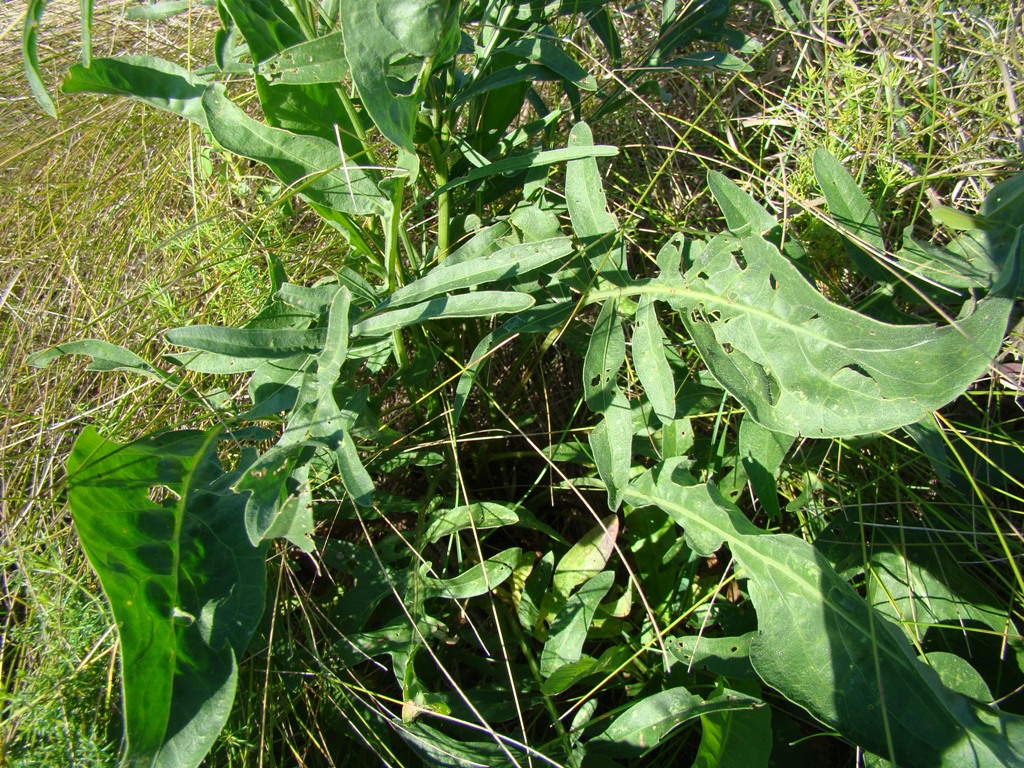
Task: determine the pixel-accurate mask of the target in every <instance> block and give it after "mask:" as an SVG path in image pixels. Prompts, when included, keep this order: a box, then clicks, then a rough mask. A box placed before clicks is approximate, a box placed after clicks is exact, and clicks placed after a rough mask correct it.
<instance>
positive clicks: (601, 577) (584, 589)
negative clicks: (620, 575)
mask: <svg viewBox="0 0 1024 768" xmlns="http://www.w3.org/2000/svg"><path fill="white" fill-rule="evenodd" d="M614 583H615V572H614V571H601V572H600V573H598V574H597V575H596V576H594V577H593V578H591V579H589V580H588V581H587V582H586V583H584V584H583V586H581V587H580V588H579V591H577V592H576V593H575V594H573V595H572V597H570V598H569V599H568V600H567V601H566V603H565V605H564V606H563V607H562V609H561V610H560V611H559V612H558V613H557V614H555V616H554V618H553V619H552V621H551V629H550V631H549V632H548V639H547V641H546V642H545V643H544V650H543V651H542V652H541V655H540V674H541V677H544V678H547V677H550V676H551V675H552V674H553V673H554V672H555V670H557V669H559V668H560V667H562V666H564V665H566V664H572V663H573V662H576V661H579V660H580V657H581V656H582V655H583V644H584V643H585V642H586V640H587V632H588V631H589V630H590V625H591V624H593V622H594V616H595V615H596V613H597V607H598V605H600V603H601V601H602V600H603V599H604V596H605V595H607V594H608V590H609V589H611V588H612V585H613V584H614Z"/></svg>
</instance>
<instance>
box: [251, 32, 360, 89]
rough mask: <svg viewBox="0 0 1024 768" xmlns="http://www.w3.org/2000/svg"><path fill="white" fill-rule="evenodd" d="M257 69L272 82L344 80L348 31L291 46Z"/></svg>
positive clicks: (346, 73)
mask: <svg viewBox="0 0 1024 768" xmlns="http://www.w3.org/2000/svg"><path fill="white" fill-rule="evenodd" d="M256 72H257V74H260V75H263V76H264V77H265V78H267V80H268V81H269V82H270V84H271V85H275V84H277V83H285V84H291V85H309V84H313V83H332V84H333V83H340V82H341V81H342V80H343V79H344V78H345V77H346V76H347V75H348V59H346V58H345V40H344V33H343V32H342V31H341V30H338V31H337V32H331V33H329V34H327V35H324V36H323V37H318V38H316V39H315V40H307V41H305V42H303V43H299V44H298V45H292V46H289V47H288V48H285V49H284V50H283V51H281V52H280V53H277V54H275V55H273V56H271V57H270V58H269V59H266V60H264V61H262V62H260V63H259V64H257V65H256Z"/></svg>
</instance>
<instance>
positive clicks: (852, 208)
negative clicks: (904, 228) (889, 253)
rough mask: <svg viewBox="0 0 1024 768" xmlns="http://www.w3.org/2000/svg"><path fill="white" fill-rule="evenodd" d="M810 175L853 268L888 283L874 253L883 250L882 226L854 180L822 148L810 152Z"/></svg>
mask: <svg viewBox="0 0 1024 768" xmlns="http://www.w3.org/2000/svg"><path fill="white" fill-rule="evenodd" d="M814 175H815V178H817V180H818V186H819V187H821V191H822V192H823V193H824V194H825V199H826V200H827V201H828V212H829V215H830V216H831V217H832V219H833V220H834V221H835V223H836V225H837V226H838V227H839V231H840V232H844V233H846V234H847V235H848V237H847V238H845V240H846V251H847V253H848V254H849V255H850V258H851V259H852V260H853V263H854V264H856V265H857V269H859V270H860V271H861V272H863V273H864V274H865V275H867V276H868V277H870V278H871V279H872V280H874V281H875V282H878V283H888V282H892V280H893V276H892V275H891V274H890V273H889V271H888V270H886V269H885V268H884V267H882V266H880V265H879V263H878V261H877V256H875V255H874V254H884V253H885V240H884V239H883V237H882V225H881V224H880V223H879V222H878V217H877V216H876V215H875V212H874V210H872V208H871V204H870V203H869V202H868V199H867V198H866V197H865V196H864V193H863V192H861V190H860V187H859V186H858V185H857V182H856V181H854V179H853V177H852V176H851V175H850V174H849V173H848V172H847V170H846V169H845V168H844V167H843V165H842V163H840V162H839V161H838V160H836V159H835V158H834V157H833V156H832V155H831V154H830V153H829V152H828V150H825V149H819V150H817V151H816V152H815V153H814ZM862 244H863V245H862Z"/></svg>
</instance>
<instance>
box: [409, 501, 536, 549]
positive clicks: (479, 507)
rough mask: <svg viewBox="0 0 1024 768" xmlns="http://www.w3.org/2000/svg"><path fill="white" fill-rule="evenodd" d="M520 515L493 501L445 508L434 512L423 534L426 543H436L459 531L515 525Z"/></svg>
mask: <svg viewBox="0 0 1024 768" xmlns="http://www.w3.org/2000/svg"><path fill="white" fill-rule="evenodd" d="M518 522H519V515H517V514H516V513H515V511H514V510H512V509H509V508H508V507H506V506H503V505H501V504H498V503H496V502H493V501H481V502H477V503H476V504H468V505H466V506H463V507H455V508H453V509H444V510H441V511H440V512H438V513H436V514H434V515H432V516H431V518H430V522H429V523H428V524H427V530H426V532H425V533H424V534H423V541H424V543H425V544H434V543H435V542H438V541H440V540H441V539H443V538H444V537H445V536H451V535H452V534H453V533H458V532H459V531H465V530H473V531H483V530H487V529H490V528H501V527H502V526H506V525H515V524H516V523H518Z"/></svg>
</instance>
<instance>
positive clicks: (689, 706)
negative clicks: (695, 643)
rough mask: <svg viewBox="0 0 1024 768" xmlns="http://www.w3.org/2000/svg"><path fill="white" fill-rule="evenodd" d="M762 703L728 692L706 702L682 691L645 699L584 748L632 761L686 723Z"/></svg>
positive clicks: (634, 705)
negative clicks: (708, 715) (716, 713)
mask: <svg viewBox="0 0 1024 768" xmlns="http://www.w3.org/2000/svg"><path fill="white" fill-rule="evenodd" d="M760 705H761V701H760V700H759V699H756V698H754V697H752V696H746V695H744V694H741V693H736V692H735V691H727V692H725V694H723V695H722V696H720V697H719V698H717V699H715V700H708V701H705V700H704V699H702V698H701V697H700V696H697V695H696V694H693V693H690V692H689V691H688V690H686V689H685V688H670V689H668V690H667V691H661V692H659V693H655V694H654V695H653V696H645V697H644V698H642V699H640V700H639V701H638V702H636V703H635V704H633V706H631V707H630V708H629V709H627V710H626V711H625V712H623V713H622V714H621V715H619V716H618V717H616V718H615V719H614V720H612V722H611V725H609V726H608V728H607V729H605V731H604V733H602V734H601V735H599V736H597V737H595V738H593V739H591V740H590V742H589V743H588V744H587V749H588V751H589V750H591V749H593V750H595V751H597V752H599V753H600V754H606V755H611V756H613V757H622V758H634V757H640V756H642V755H644V754H646V753H647V752H650V751H651V750H652V749H654V748H655V747H656V746H658V744H659V743H661V742H662V741H664V739H665V737H667V736H668V735H669V733H671V732H672V731H673V730H675V729H676V728H678V727H679V726H680V725H682V724H683V723H685V722H687V721H688V720H693V719H694V718H696V717H700V716H701V715H707V714H711V713H714V712H728V711H731V710H737V709H753V708H754V707H757V706H760Z"/></svg>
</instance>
